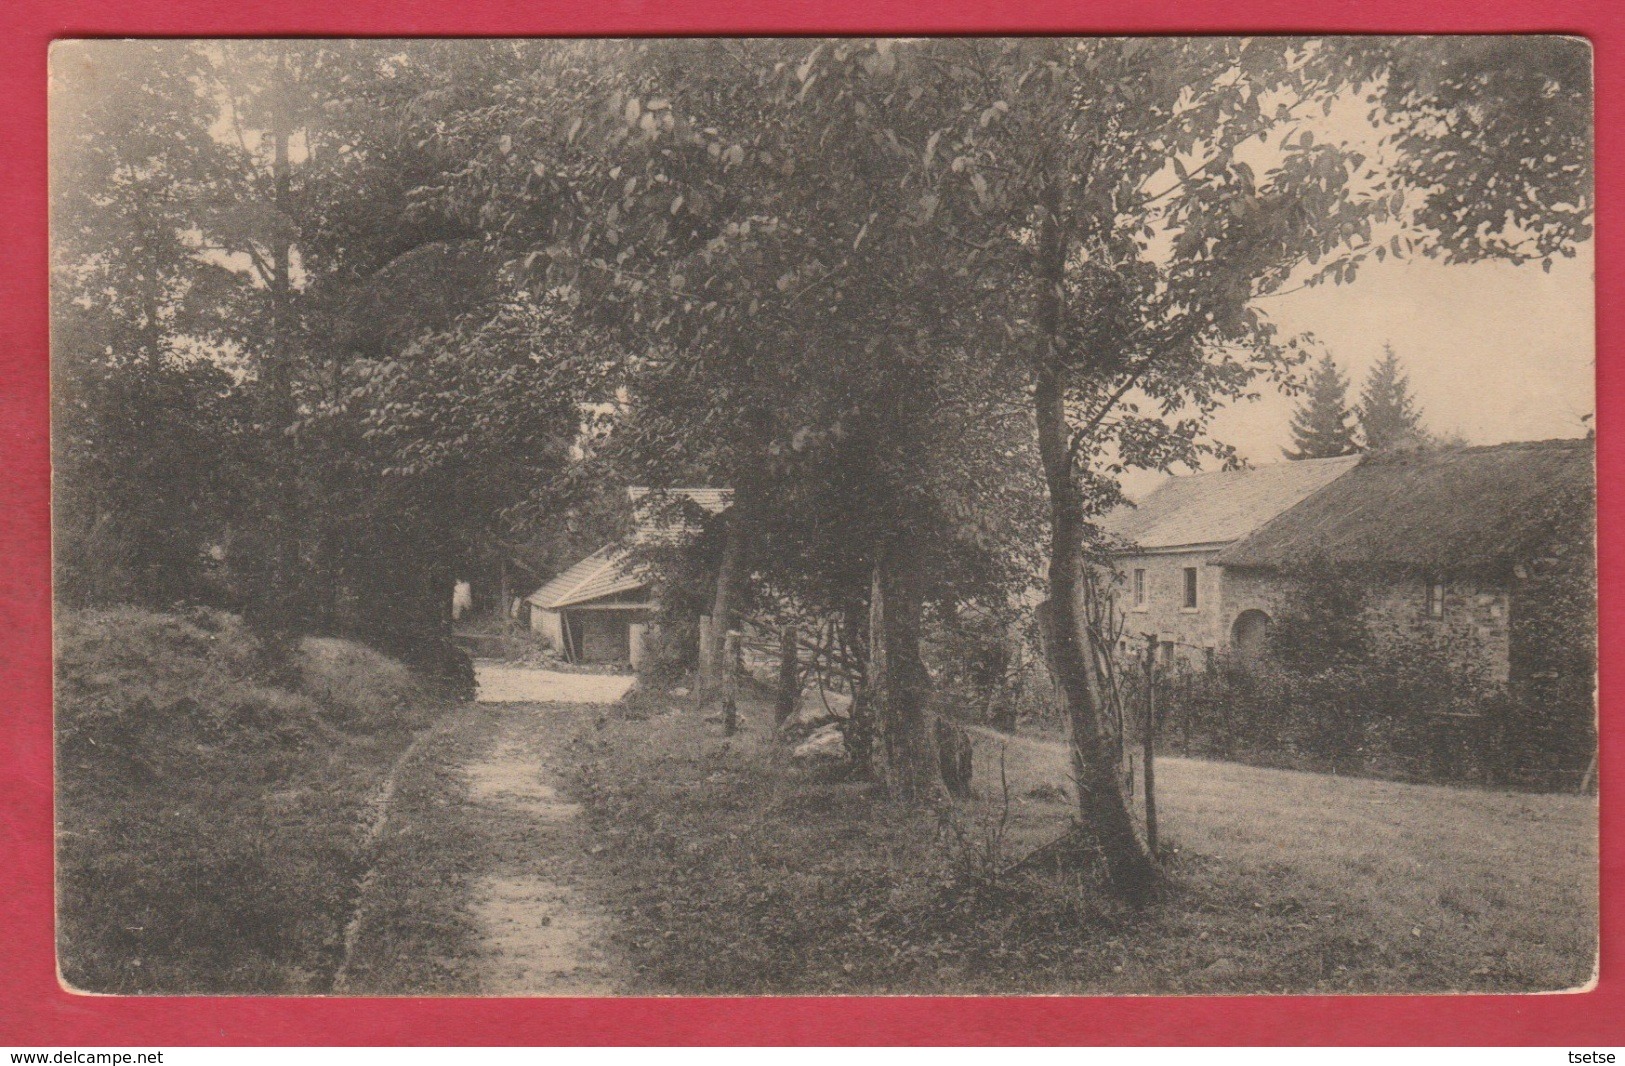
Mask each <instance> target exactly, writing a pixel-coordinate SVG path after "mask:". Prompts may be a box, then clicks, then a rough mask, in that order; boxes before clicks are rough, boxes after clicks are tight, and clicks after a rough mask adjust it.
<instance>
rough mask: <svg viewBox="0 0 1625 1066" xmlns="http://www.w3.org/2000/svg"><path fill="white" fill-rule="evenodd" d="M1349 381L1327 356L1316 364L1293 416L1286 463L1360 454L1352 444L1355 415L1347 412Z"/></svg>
mask: <svg viewBox="0 0 1625 1066" xmlns="http://www.w3.org/2000/svg"><path fill="white" fill-rule="evenodd" d="M1348 387H1349V383H1348V379H1347V378H1345V377H1344V376H1343V372H1342V371H1341V370H1339V369H1338V368H1337V361H1336V360H1335V359H1333V358H1332V354H1331V353H1330V352H1327V353H1326V354H1324V355H1323V356H1321V358H1320V362H1318V363H1316V364H1315V367H1314V370H1313V371H1311V373H1310V375H1309V383H1308V386H1307V388H1306V389H1305V391H1304V396H1303V400H1302V401H1301V402H1300V403H1299V405H1298V410H1297V411H1296V412H1295V413H1294V414H1293V416H1292V425H1291V429H1292V448H1291V449H1290V450H1288V451H1287V452H1286V457H1287V458H1288V459H1331V458H1335V457H1336V456H1339V455H1353V454H1354V453H1355V452H1357V451H1359V450H1360V446H1359V443H1358V441H1356V440H1355V422H1354V412H1353V411H1351V410H1350V409H1349V402H1348Z"/></svg>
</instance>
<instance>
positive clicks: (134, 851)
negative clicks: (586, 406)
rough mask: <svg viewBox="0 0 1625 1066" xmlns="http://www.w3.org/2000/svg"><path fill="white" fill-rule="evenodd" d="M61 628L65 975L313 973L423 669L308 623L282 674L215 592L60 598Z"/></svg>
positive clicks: (239, 979)
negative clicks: (71, 602)
mask: <svg viewBox="0 0 1625 1066" xmlns="http://www.w3.org/2000/svg"><path fill="white" fill-rule="evenodd" d="M56 638H57V690H56V722H57V820H58V829H59V840H60V843H59V846H58V855H57V860H58V863H57V868H58V952H59V960H60V965H61V969H62V973H63V975H64V977H65V978H66V979H67V981H68V983H69V984H70V985H72V986H74V987H76V988H81V989H85V990H88V991H96V992H111V993H144V992H200V993H208V992H216V993H218V992H310V991H320V990H322V989H323V988H325V982H326V981H327V980H328V979H329V978H330V976H331V972H332V970H333V967H334V966H335V965H336V962H337V958H338V953H339V952H340V951H341V949H342V931H343V924H344V921H345V919H346V917H347V915H348V911H349V907H350V905H351V903H352V901H353V895H354V891H355V883H356V880H357V879H358V878H359V877H360V875H361V872H362V870H363V869H364V867H365V865H366V860H367V854H366V850H367V841H366V833H365V829H366V823H367V821H368V819H369V816H370V811H371V808H370V803H371V801H372V798H373V796H374V795H375V792H376V789H377V787H378V785H379V784H380V783H381V782H382V780H383V779H384V777H385V776H386V775H387V773H388V770H389V768H390V766H391V765H392V763H393V761H394V759H395V758H396V757H397V756H398V754H399V753H400V752H401V751H402V750H403V749H404V748H405V746H406V745H407V744H408V743H409V742H410V740H411V737H412V736H413V735H414V732H415V731H416V730H419V729H421V728H423V727H424V726H426V725H427V724H428V723H429V722H430V721H431V720H432V719H433V717H434V715H435V713H436V700H435V699H434V698H433V697H432V696H431V693H430V692H429V691H428V689H426V687H425V685H424V684H423V683H422V682H420V681H419V680H417V678H416V676H415V675H413V674H412V673H411V672H409V671H407V670H406V669H405V668H404V667H402V666H401V665H400V664H399V663H396V662H394V661H392V660H389V659H386V658H384V657H383V656H381V655H379V654H378V653H376V652H373V651H371V650H369V649H366V648H363V647H360V646H358V645H354V644H350V643H347V642H344V641H338V640H306V641H304V642H302V644H301V646H300V647H299V649H298V651H297V652H296V653H295V655H294V657H293V665H294V671H293V672H294V674H295V675H296V677H297V681H296V682H295V683H293V684H291V685H290V687H282V686H280V685H278V684H276V683H273V682H274V681H276V680H280V678H273V677H271V676H269V675H268V674H267V673H266V668H265V656H264V655H263V653H262V652H263V649H262V648H261V647H260V646H259V641H258V640H257V638H255V637H254V636H253V635H252V634H251V633H250V632H249V631H248V630H247V629H246V628H245V627H244V626H243V625H242V623H241V622H240V620H239V619H237V618H236V617H235V616H233V615H229V614H225V613H222V612H218V611H212V610H202V609H199V610H193V611H189V612H187V613H186V614H185V615H166V614H157V613H153V612H149V611H144V610H138V609H134V608H117V609H110V610H104V611H87V612H81V613H65V614H64V615H63V616H62V617H61V618H60V620H59V624H58V627H57V634H56ZM277 673H278V674H281V673H283V671H281V670H279V671H277Z"/></svg>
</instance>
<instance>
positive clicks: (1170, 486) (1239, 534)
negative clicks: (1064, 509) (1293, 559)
mask: <svg viewBox="0 0 1625 1066" xmlns="http://www.w3.org/2000/svg"><path fill="white" fill-rule="evenodd" d="M1359 462H1360V457H1359V456H1357V455H1350V456H1343V457H1341V458H1336V459H1304V460H1300V461H1298V462H1290V463H1275V464H1272V465H1270V466H1258V467H1252V468H1250V469H1246V470H1216V471H1214V472H1212V473H1208V474H1192V475H1189V476H1187V477H1174V478H1169V479H1168V480H1167V481H1164V482H1163V483H1162V484H1161V485H1160V486H1158V487H1157V489H1156V490H1155V491H1153V492H1152V493H1151V494H1150V495H1148V496H1147V497H1146V498H1145V499H1143V500H1141V501H1140V502H1139V504H1138V505H1137V506H1133V507H1120V508H1118V509H1117V510H1115V511H1113V512H1111V513H1110V514H1108V515H1107V516H1106V517H1105V518H1104V519H1103V520H1102V521H1101V527H1102V528H1103V529H1104V530H1105V531H1106V532H1107V533H1110V534H1112V535H1114V536H1116V537H1119V538H1121V539H1122V540H1125V541H1127V542H1129V543H1130V544H1132V545H1134V546H1135V547H1138V548H1143V549H1166V548H1182V547H1192V546H1195V545H1202V544H1228V543H1230V542H1232V541H1236V540H1240V539H1241V538H1243V537H1245V536H1247V535H1248V534H1250V533H1252V532H1253V531H1254V530H1256V529H1257V528H1258V527H1260V526H1262V525H1264V523H1266V522H1268V521H1270V520H1271V519H1272V518H1274V517H1276V516H1277V515H1279V514H1280V513H1281V512H1283V511H1285V510H1287V509H1288V508H1290V507H1293V506H1295V505H1296V504H1298V503H1301V502H1302V501H1303V500H1304V499H1306V498H1308V497H1310V496H1312V495H1313V494H1314V493H1316V492H1318V491H1320V490H1321V489H1323V488H1325V487H1326V486H1327V485H1329V484H1331V483H1332V482H1333V481H1335V480H1337V479H1338V478H1339V477H1341V476H1343V475H1344V474H1346V473H1348V472H1349V471H1350V470H1352V469H1353V468H1354V467H1355V466H1356V465H1358V464H1359Z"/></svg>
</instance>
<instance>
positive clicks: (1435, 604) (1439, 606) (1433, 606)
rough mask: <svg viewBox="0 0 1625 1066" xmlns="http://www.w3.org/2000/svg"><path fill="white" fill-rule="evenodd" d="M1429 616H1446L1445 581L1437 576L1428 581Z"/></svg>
mask: <svg viewBox="0 0 1625 1066" xmlns="http://www.w3.org/2000/svg"><path fill="white" fill-rule="evenodd" d="M1428 617H1429V618H1443V617H1444V582H1443V581H1440V580H1438V579H1437V578H1435V579H1434V580H1432V581H1429V582H1428Z"/></svg>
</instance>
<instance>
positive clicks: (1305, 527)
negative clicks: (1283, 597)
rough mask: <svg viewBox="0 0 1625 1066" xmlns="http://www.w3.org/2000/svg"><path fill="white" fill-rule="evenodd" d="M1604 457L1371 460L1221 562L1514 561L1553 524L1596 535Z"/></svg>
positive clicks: (1425, 565) (1443, 454) (1475, 455)
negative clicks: (1599, 467) (1569, 523)
mask: <svg viewBox="0 0 1625 1066" xmlns="http://www.w3.org/2000/svg"><path fill="white" fill-rule="evenodd" d="M1595 507H1596V451H1595V447H1594V444H1593V442H1591V441H1589V440H1546V441H1519V442H1517V443H1513V444H1496V445H1489V446H1484V447H1476V448H1452V449H1443V450H1437V451H1416V452H1394V453H1390V454H1385V455H1373V456H1370V457H1369V458H1367V459H1366V460H1365V462H1363V463H1361V464H1360V465H1359V466H1358V467H1357V468H1356V469H1354V470H1352V471H1349V472H1348V473H1346V474H1345V475H1344V476H1342V477H1339V478H1337V479H1336V480H1335V481H1332V482H1331V483H1330V484H1328V485H1327V486H1326V487H1325V488H1324V489H1322V490H1321V491H1320V492H1317V493H1315V494H1314V495H1312V496H1309V497H1307V498H1305V499H1304V500H1303V501H1302V502H1300V503H1299V504H1298V505H1297V506H1295V507H1293V508H1291V509H1290V510H1288V511H1286V512H1284V513H1282V514H1280V515H1279V516H1278V517H1276V518H1274V519H1273V520H1272V521H1270V522H1268V523H1265V524H1264V525H1262V527H1261V528H1259V529H1258V531H1257V532H1255V533H1253V534H1252V535H1251V536H1249V537H1247V538H1246V539H1244V540H1241V541H1239V542H1237V543H1235V544H1232V545H1231V546H1230V547H1228V548H1226V549H1225V550H1224V551H1222V552H1220V553H1219V554H1218V555H1217V556H1216V557H1215V559H1214V562H1216V563H1218V564H1220V565H1222V566H1240V567H1258V568H1267V569H1291V568H1293V567H1295V566H1299V565H1302V564H1305V563H1310V562H1314V563H1322V562H1324V563H1331V564H1350V563H1353V564H1366V565H1378V566H1397V567H1404V568H1412V569H1425V570H1434V571H1446V570H1462V569H1475V568H1484V567H1494V566H1501V565H1507V564H1511V563H1514V562H1516V561H1518V560H1519V559H1520V558H1526V557H1528V555H1530V554H1531V553H1533V552H1535V551H1537V550H1539V549H1540V546H1541V545H1542V543H1543V542H1544V540H1545V539H1548V538H1549V537H1550V536H1551V535H1552V534H1551V531H1552V529H1553V522H1554V519H1558V520H1560V519H1562V518H1565V517H1567V518H1570V519H1577V520H1578V521H1577V522H1576V523H1575V525H1576V526H1583V527H1584V529H1585V530H1586V538H1587V539H1588V540H1589V539H1591V537H1592V536H1593V535H1594V534H1593V533H1592V530H1594V525H1593V524H1592V516H1593V515H1594V514H1595Z"/></svg>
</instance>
